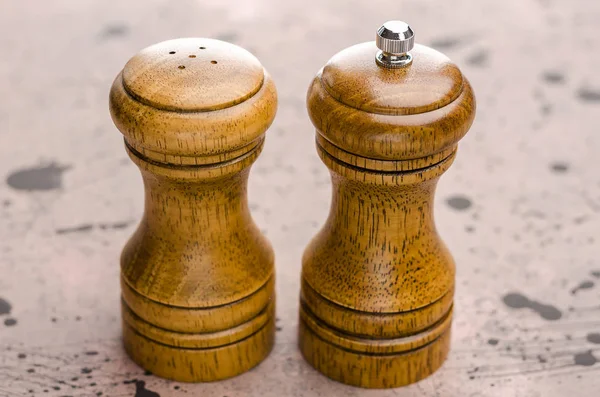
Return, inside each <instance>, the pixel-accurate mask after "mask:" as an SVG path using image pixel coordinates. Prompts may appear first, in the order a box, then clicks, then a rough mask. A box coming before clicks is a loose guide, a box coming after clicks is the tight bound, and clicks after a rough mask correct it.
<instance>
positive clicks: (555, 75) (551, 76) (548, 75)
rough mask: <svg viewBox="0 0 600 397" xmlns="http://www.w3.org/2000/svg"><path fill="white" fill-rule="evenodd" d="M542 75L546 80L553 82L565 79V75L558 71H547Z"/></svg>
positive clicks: (560, 81)
mask: <svg viewBox="0 0 600 397" xmlns="http://www.w3.org/2000/svg"><path fill="white" fill-rule="evenodd" d="M542 77H543V78H544V81H546V82H548V83H551V84H558V83H562V82H563V81H565V76H564V75H563V74H562V73H560V72H558V71H550V70H549V71H546V72H544V74H543V75H542Z"/></svg>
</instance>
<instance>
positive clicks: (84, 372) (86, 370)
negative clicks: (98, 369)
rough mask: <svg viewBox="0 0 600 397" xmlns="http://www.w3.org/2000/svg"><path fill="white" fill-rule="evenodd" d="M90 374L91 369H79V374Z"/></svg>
mask: <svg viewBox="0 0 600 397" xmlns="http://www.w3.org/2000/svg"><path fill="white" fill-rule="evenodd" d="M91 372H92V369H91V368H88V367H84V368H81V373H82V374H89V373H91Z"/></svg>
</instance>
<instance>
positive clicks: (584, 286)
mask: <svg viewBox="0 0 600 397" xmlns="http://www.w3.org/2000/svg"><path fill="white" fill-rule="evenodd" d="M593 287H594V282H593V281H591V280H585V281H582V282H581V283H579V285H578V286H577V287H575V288H573V289H572V290H571V294H573V295H575V294H576V293H577V292H579V291H580V290H582V289H590V288H593Z"/></svg>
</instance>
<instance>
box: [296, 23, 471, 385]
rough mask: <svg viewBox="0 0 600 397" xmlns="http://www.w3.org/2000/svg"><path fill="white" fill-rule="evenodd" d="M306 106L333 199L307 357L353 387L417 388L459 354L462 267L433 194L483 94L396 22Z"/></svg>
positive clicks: (305, 315)
mask: <svg viewBox="0 0 600 397" xmlns="http://www.w3.org/2000/svg"><path fill="white" fill-rule="evenodd" d="M413 47H414V48H413ZM378 48H379V50H378ZM307 106H308V111H309V114H310V117H311V120H312V123H313V124H314V126H315V128H316V132H317V151H318V153H319V156H320V157H321V159H322V160H323V162H324V163H325V164H326V165H327V167H328V168H329V169H330V171H331V175H332V183H333V200H332V204H331V212H330V215H329V218H328V219H327V221H326V223H325V225H324V227H323V229H322V230H321V231H320V232H319V233H318V234H317V236H316V237H315V238H314V239H313V241H312V242H311V243H310V244H309V246H308V247H307V248H306V251H305V253H304V257H303V269H302V292H301V309H300V335H299V338H300V348H301V350H302V353H303V355H304V357H305V358H306V360H308V362H309V363H310V364H311V365H313V366H314V367H315V368H316V369H318V370H319V371H321V372H322V373H324V374H325V375H327V376H329V377H331V378H333V379H335V380H338V381H340V382H344V383H347V384H350V385H355V386H361V387H368V388H389V387H397V386H402V385H407V384H409V383H413V382H416V381H418V380H420V379H423V378H424V377H426V376H428V375H430V374H431V373H433V372H434V371H435V370H437V369H438V368H439V367H440V365H441V364H442V363H443V361H444V360H445V358H446V356H447V354H448V350H449V342H450V324H451V319H452V302H453V293H454V273H455V266H454V261H453V259H452V257H451V255H450V253H449V252H448V250H447V248H446V246H445V245H444V243H443V242H442V241H441V239H440V237H439V236H438V234H437V231H436V228H435V224H434V220H433V196H434V191H435V187H436V183H437V181H438V178H439V177H440V176H441V175H442V173H444V172H445V171H446V170H447V169H448V168H449V167H450V165H451V164H452V161H453V159H454V155H455V153H456V148H457V143H458V141H459V140H460V139H461V138H462V137H463V136H464V135H465V134H466V133H467V131H468V129H469V128H470V126H471V124H472V122H473V119H474V116H475V98H474V95H473V91H472V89H471V86H470V85H469V82H468V81H467V79H466V78H465V77H464V76H463V75H462V73H461V72H460V70H459V69H458V67H457V66H456V65H454V64H453V63H452V62H450V60H449V59H448V58H447V57H446V56H444V55H443V54H441V53H439V52H437V51H435V50H433V49H431V48H428V47H425V46H422V45H416V46H415V45H414V33H413V31H412V30H411V29H410V27H409V26H408V25H407V24H405V23H403V22H400V21H391V22H387V23H386V24H384V25H383V26H382V27H381V28H380V29H379V31H378V34H377V41H376V43H374V42H368V43H363V44H358V45H355V46H352V47H350V48H347V49H345V50H343V51H341V52H340V53H338V54H337V55H335V56H334V57H333V58H332V59H331V60H330V61H329V62H328V63H327V65H325V67H324V68H323V69H322V70H321V71H320V72H319V73H318V74H317V76H316V77H315V79H314V81H313V83H312V85H311V86H310V88H309V90H308V97H307Z"/></svg>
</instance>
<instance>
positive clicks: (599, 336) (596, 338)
mask: <svg viewBox="0 0 600 397" xmlns="http://www.w3.org/2000/svg"><path fill="white" fill-rule="evenodd" d="M585 339H586V340H587V341H588V342H590V343H594V344H596V345H600V332H592V333H589V334H587V335H586V337H585Z"/></svg>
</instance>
